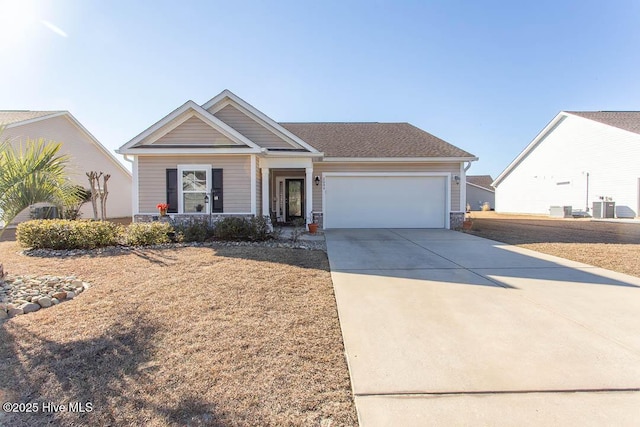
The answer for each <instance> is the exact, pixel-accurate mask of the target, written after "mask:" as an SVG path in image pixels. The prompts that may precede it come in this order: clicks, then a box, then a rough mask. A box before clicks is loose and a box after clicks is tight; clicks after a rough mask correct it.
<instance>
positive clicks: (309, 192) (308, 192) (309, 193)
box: [304, 168, 313, 224]
mask: <svg viewBox="0 0 640 427" xmlns="http://www.w3.org/2000/svg"><path fill="white" fill-rule="evenodd" d="M304 170H305V172H306V176H305V180H304V182H305V189H304V195H305V199H306V202H305V209H306V211H307V212H305V215H306V218H305V222H306V223H307V224H308V223H309V222H311V221H313V217H312V215H311V212H312V211H313V168H304Z"/></svg>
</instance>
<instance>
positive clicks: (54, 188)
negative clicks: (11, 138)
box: [0, 129, 82, 232]
mask: <svg viewBox="0 0 640 427" xmlns="http://www.w3.org/2000/svg"><path fill="white" fill-rule="evenodd" d="M1 134H2V129H0V135H1ZM60 146H61V144H59V143H54V142H48V143H46V142H45V141H44V139H42V138H40V139H39V140H37V141H36V140H28V141H27V142H26V144H24V145H23V144H20V145H19V146H17V147H14V146H13V145H12V144H10V143H9V142H8V141H6V140H5V141H3V142H0V221H2V222H4V223H5V224H9V223H10V222H11V221H12V220H13V219H14V218H15V217H16V216H17V215H18V214H19V213H20V212H22V211H23V210H24V209H26V208H28V207H29V206H31V205H33V204H34V203H40V202H47V203H51V204H52V205H55V206H58V207H59V208H60V209H61V210H62V209H64V207H65V206H70V205H73V204H76V203H78V202H79V200H80V199H81V197H82V194H81V189H79V188H78V187H77V186H75V185H74V184H73V183H72V182H71V181H70V180H69V178H68V177H67V173H66V170H65V167H66V166H67V164H68V161H69V157H68V156H66V155H61V154H59V153H58V152H59V150H60ZM0 232H1V231H0Z"/></svg>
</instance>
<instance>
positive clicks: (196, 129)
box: [153, 117, 236, 145]
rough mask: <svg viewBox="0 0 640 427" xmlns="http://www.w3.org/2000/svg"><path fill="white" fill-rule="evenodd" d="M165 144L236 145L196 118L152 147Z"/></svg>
mask: <svg viewBox="0 0 640 427" xmlns="http://www.w3.org/2000/svg"><path fill="white" fill-rule="evenodd" d="M167 144H169V145H175V144H190V145H200V144H202V145H236V144H235V142H233V141H231V140H230V139H229V138H227V137H226V136H224V135H223V134H221V133H220V132H218V131H217V130H215V129H213V128H212V127H211V126H209V125H208V124H206V123H205V122H203V121H202V120H200V119H199V118H197V117H191V118H190V119H188V120H187V121H185V122H184V123H182V124H181V125H180V126H178V127H176V128H175V129H173V130H172V131H171V132H169V133H167V134H166V135H165V136H163V137H161V138H160V139H158V140H157V141H155V142H154V143H153V145H167Z"/></svg>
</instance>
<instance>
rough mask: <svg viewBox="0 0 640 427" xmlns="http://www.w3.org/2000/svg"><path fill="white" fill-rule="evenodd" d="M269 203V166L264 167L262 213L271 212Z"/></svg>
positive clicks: (267, 213) (264, 214)
mask: <svg viewBox="0 0 640 427" xmlns="http://www.w3.org/2000/svg"><path fill="white" fill-rule="evenodd" d="M269 207H270V203H269V168H262V215H263V216H269V215H270V214H271V209H270V208H269Z"/></svg>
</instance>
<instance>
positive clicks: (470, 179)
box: [467, 175, 495, 191]
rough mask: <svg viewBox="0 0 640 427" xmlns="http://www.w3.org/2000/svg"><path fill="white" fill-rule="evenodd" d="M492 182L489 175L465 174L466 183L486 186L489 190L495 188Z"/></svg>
mask: <svg viewBox="0 0 640 427" xmlns="http://www.w3.org/2000/svg"><path fill="white" fill-rule="evenodd" d="M492 182H493V178H491V175H467V183H469V184H474V185H477V186H478V187H482V188H486V189H487V190H489V191H495V188H493V187H492V186H491V183H492Z"/></svg>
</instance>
